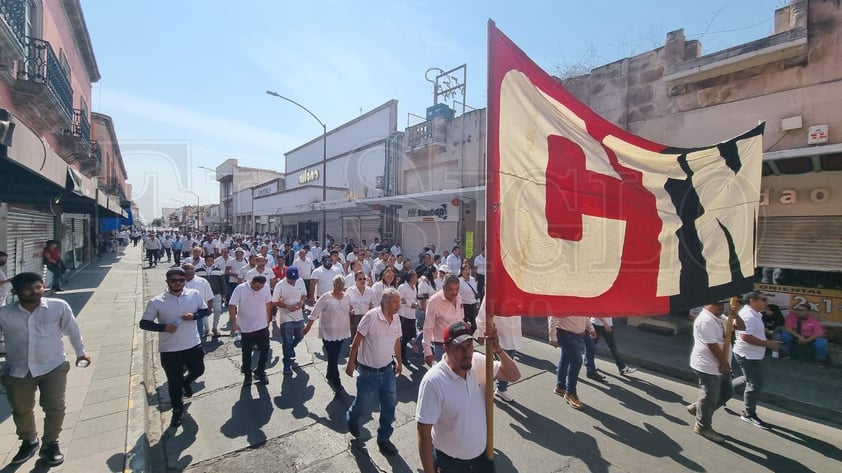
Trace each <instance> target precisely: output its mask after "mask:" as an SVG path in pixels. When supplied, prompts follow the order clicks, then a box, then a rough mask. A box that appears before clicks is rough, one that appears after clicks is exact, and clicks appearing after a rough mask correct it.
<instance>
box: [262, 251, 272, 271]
mask: <svg viewBox="0 0 842 473" xmlns="http://www.w3.org/2000/svg"><path fill="white" fill-rule="evenodd" d="M260 256H263V253H261V254H260ZM263 257H264V258H266V267H267V268H274V267H275V257H274V256H272V255H271V254H268V253H267V254H266V256H263Z"/></svg>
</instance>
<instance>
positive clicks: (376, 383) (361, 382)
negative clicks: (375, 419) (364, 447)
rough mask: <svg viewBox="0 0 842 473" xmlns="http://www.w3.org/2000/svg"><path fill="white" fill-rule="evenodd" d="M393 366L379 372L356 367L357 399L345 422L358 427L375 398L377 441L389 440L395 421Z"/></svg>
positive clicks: (396, 393) (396, 399)
mask: <svg viewBox="0 0 842 473" xmlns="http://www.w3.org/2000/svg"><path fill="white" fill-rule="evenodd" d="M393 366H394V365H389V367H388V369H384V370H383V371H381V372H379V373H378V372H376V371H372V370H370V369H366V368H363V367H361V366H358V367H357V372H358V373H359V376H357V397H356V398H354V402H353V403H352V404H351V407H350V408H348V412H347V414H346V415H345V420H347V421H348V424H352V425H356V426H359V425H360V417H361V416H362V415H363V413H364V412H366V411H368V410H369V409H370V405H371V403H372V402H373V401H374V398H375V397H379V398H380V427H378V428H377V440H378V441H380V440H389V438H390V437H391V436H392V432H393V431H394V430H395V429H394V428H392V423H393V422H394V421H395V407H396V406H397V405H398V389H397V382H396V381H395V372H394V370H393V369H392V367H393Z"/></svg>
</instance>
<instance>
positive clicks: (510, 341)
mask: <svg viewBox="0 0 842 473" xmlns="http://www.w3.org/2000/svg"><path fill="white" fill-rule="evenodd" d="M494 326H495V327H497V341H498V342H499V343H500V348H502V349H504V350H520V349H521V347H523V331H522V329H521V320H520V316H519V315H513V316H511V317H494ZM484 333H485V300H483V301H482V302H481V303H480V305H479V310H477V331H476V336H478V337H482V336H483V334H484Z"/></svg>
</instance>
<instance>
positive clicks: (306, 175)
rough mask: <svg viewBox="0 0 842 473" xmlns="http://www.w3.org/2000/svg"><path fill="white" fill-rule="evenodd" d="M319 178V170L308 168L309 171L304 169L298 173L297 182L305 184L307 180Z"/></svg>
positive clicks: (311, 180)
mask: <svg viewBox="0 0 842 473" xmlns="http://www.w3.org/2000/svg"><path fill="white" fill-rule="evenodd" d="M318 180H319V170H318V169H310V170H309V171H304V172H302V173H301V174H299V175H298V183H299V184H307V183H308V182H313V181H318Z"/></svg>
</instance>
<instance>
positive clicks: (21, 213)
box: [6, 207, 55, 286]
mask: <svg viewBox="0 0 842 473" xmlns="http://www.w3.org/2000/svg"><path fill="white" fill-rule="evenodd" d="M7 229H8V233H7V235H6V241H7V242H8V245H9V250H11V251H7V253H9V262H8V263H7V265H6V266H7V267H8V275H9V276H10V277H11V276H13V275H15V274H20V273H25V272H33V273H38V274H41V275H43V276H44V278H45V282H46V284H47V286H49V285H50V284H51V283H52V275H51V274H50V273H49V271H47V270H46V267H45V266H44V265H43V264H42V257H41V253H42V252H43V251H44V246H45V242H46V241H47V240H50V239H52V238H53V236H54V235H55V218H54V217H53V216H52V215H50V214H45V213H41V212H35V211H31V210H23V209H17V208H14V207H12V208H9V213H8V222H7Z"/></svg>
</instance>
